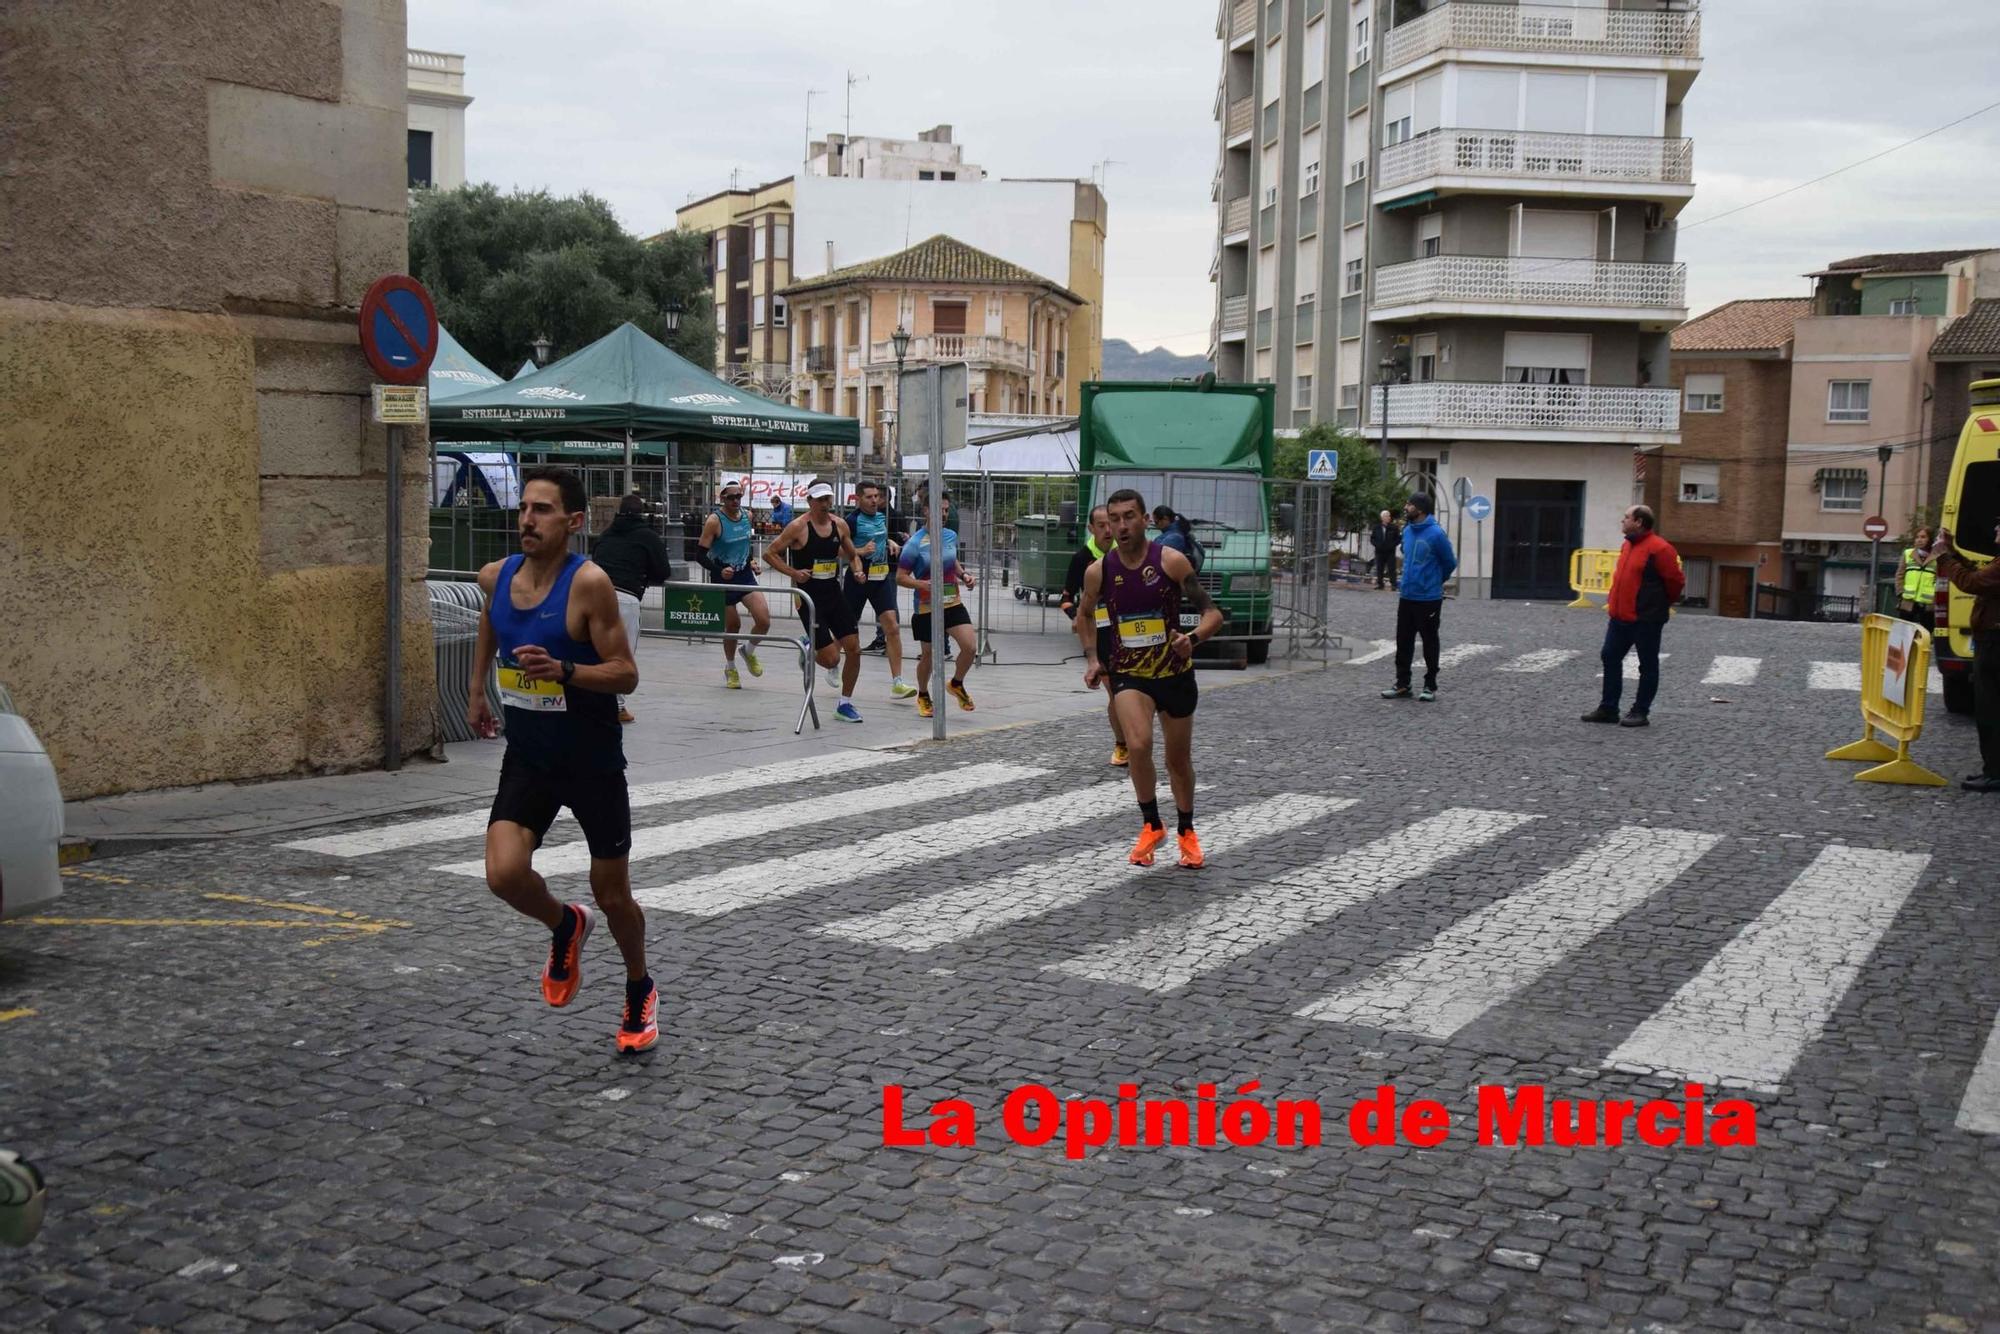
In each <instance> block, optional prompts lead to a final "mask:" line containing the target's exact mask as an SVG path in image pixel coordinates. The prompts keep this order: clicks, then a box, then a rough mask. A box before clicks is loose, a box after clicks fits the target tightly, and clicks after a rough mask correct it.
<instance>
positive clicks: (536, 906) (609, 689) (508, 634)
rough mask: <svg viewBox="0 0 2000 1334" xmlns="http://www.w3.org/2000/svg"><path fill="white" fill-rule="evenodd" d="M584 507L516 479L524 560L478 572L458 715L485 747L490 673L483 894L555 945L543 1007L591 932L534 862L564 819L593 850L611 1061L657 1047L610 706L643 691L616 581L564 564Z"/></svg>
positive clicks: (577, 969) (572, 975) (563, 995)
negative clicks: (614, 971) (496, 783)
mask: <svg viewBox="0 0 2000 1334" xmlns="http://www.w3.org/2000/svg"><path fill="white" fill-rule="evenodd" d="M588 504H589V502H588V500H587V499H586V497H585V495H584V489H583V483H582V481H581V480H579V479H578V478H577V475H576V474H575V473H573V472H570V471H569V470H568V469H566V468H530V469H528V470H527V471H526V472H524V473H522V474H521V513H520V528H521V554H520V555H518V556H509V557H507V559H505V560H500V561H494V562H493V563H492V564H490V565H488V566H486V567H485V568H484V569H482V570H481V571H480V572H479V587H480V590H481V591H482V592H484V593H485V594H486V606H485V608H484V609H483V610H482V611H481V612H480V615H479V643H478V648H477V650H476V651H475V652H474V654H473V659H472V682H471V695H470V698H469V699H468V701H467V707H466V712H467V715H468V717H469V718H470V720H471V722H472V725H473V727H474V729H475V730H477V731H478V732H479V734H480V735H482V736H489V737H490V736H492V735H494V733H495V731H496V728H495V725H494V718H493V710H492V708H491V707H490V706H489V705H488V704H487V702H486V673H487V672H488V671H489V670H497V671H498V673H499V685H500V700H501V704H502V707H503V710H504V712H505V713H506V716H507V753H506V756H505V758H504V759H503V760H502V761H501V764H500V790H499V792H498V793H497V794H495V796H494V798H493V811H492V813H491V815H489V816H488V817H487V824H486V883H487V885H488V886H489V887H490V888H491V889H492V890H493V892H494V893H495V894H496V895H498V896H499V897H500V898H502V899H504V900H506V902H507V903H508V904H510V905H511V906H513V907H514V908H515V909H516V910H518V911H520V912H522V913H525V914H526V915H528V916H529V917H532V918H534V919H535V920H536V921H538V922H540V923H542V925H544V926H546V927H548V928H549V931H550V932H551V935H552V939H551V940H550V943H549V962H548V965H547V966H546V967H545V968H544V969H543V970H542V998H543V999H544V1000H546V1001H547V1002H548V1003H549V1004H551V1005H567V1004H569V1003H570V1001H571V1000H573V999H575V997H576V991H577V984H578V982H579V981H580V980H581V978H582V963H583V945H584V942H585V941H586V940H588V939H589V938H590V931H591V927H592V926H593V925H594V924H595V921H596V915H595V914H594V913H592V911H591V910H590V908H589V907H587V906H586V905H584V904H581V903H562V902H559V901H558V900H557V899H556V897H555V896H554V895H553V894H551V893H549V887H548V884H547V882H545V881H544V880H543V879H542V877H541V876H539V875H537V874H536V873H535V868H534V855H535V849H536V848H538V847H540V846H541V842H542V838H543V836H544V835H545V834H547V833H548V831H549V825H550V824H552V823H553V822H554V821H555V818H556V812H557V811H558V810H560V809H561V808H562V807H564V806H567V807H569V809H570V813H571V814H572V815H574V816H575V817H576V822H577V823H578V824H579V825H581V826H582V827H583V836H584V840H585V842H586V843H588V845H589V847H590V891H591V894H592V896H593V897H594V898H595V899H596V900H597V908H598V911H599V912H602V913H603V914H604V920H605V923H606V924H607V925H608V926H610V928H611V935H612V937H613V938H614V939H615V940H616V941H617V942H618V952H619V953H620V954H622V955H623V956H624V958H625V978H626V981H625V1018H624V1022H623V1023H622V1024H620V1025H619V1028H618V1049H619V1050H620V1051H643V1050H645V1049H646V1048H648V1047H650V1046H652V1045H653V1044H654V1043H655V1042H656V1041H658V1040H659V1036H660V1030H659V1024H658V1020H657V1017H656V1016H657V1011H658V1006H659V993H658V990H657V988H655V987H654V986H653V979H652V977H651V976H650V975H649V974H648V973H647V971H646V918H645V914H644V913H642V912H641V911H640V910H639V905H638V904H637V903H635V902H634V901H633V899H632V879H631V868H630V865H629V860H628V858H629V854H630V853H631V850H632V807H631V801H630V798H629V796H628V794H627V792H626V790H625V744H624V737H623V734H622V729H621V728H620V726H619V723H618V696H619V695H621V694H630V693H631V692H632V691H634V690H635V689H637V688H638V685H639V669H638V666H637V664H635V663H634V662H633V660H632V650H631V647H630V645H629V643H628V642H627V640H626V638H625V627H624V623H623V621H622V620H621V619H620V618H619V615H618V598H617V594H616V592H615V591H614V590H613V588H612V586H611V577H610V576H609V575H607V574H605V573H604V570H603V569H602V568H601V567H600V566H598V565H597V564H595V563H593V562H591V561H588V560H585V559H584V558H583V557H582V556H579V555H575V554H573V553H572V552H571V551H570V550H569V538H570V535H571V534H573V533H578V532H581V531H582V530H583V523H584V518H585V515H586V511H587V508H588ZM496 656H497V657H498V659H499V662H498V664H497V668H496V665H495V663H494V659H495V657H496Z"/></svg>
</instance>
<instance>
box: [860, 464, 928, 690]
mask: <svg viewBox="0 0 2000 1334" xmlns="http://www.w3.org/2000/svg"><path fill="white" fill-rule="evenodd" d="M883 503H884V501H883V493H882V484H881V483H880V482H862V483H861V484H860V485H858V486H856V487H855V488H854V508H853V509H852V510H850V511H848V514H847V527H848V530H849V531H850V532H851V533H853V535H854V536H853V541H854V550H855V554H857V555H858V556H859V557H860V558H861V559H859V560H858V561H856V562H855V563H854V565H853V566H851V567H850V568H849V569H848V571H847V579H846V582H845V583H844V584H843V585H842V591H843V592H845V594H846V595H847V610H848V612H849V613H850V614H851V615H853V617H854V618H855V625H856V628H857V629H858V628H859V626H860V622H861V609H862V608H863V607H873V608H874V609H875V636H876V638H877V639H878V640H880V641H881V644H882V650H883V652H884V653H886V654H887V655H888V658H889V696H890V698H891V699H908V698H909V697H910V696H912V695H914V694H916V693H917V691H916V688H915V687H914V686H912V685H910V684H909V683H908V682H906V681H904V680H903V631H902V627H901V625H899V624H898V623H897V619H896V576H895V570H896V556H897V554H898V553H899V552H901V551H902V547H901V546H900V545H898V543H897V538H899V537H901V536H902V534H900V533H894V532H891V531H890V529H889V514H888V511H886V510H885V509H883V508H882V506H883ZM862 652H864V653H867V652H873V646H872V645H871V646H870V647H869V648H866V649H863V650H862Z"/></svg>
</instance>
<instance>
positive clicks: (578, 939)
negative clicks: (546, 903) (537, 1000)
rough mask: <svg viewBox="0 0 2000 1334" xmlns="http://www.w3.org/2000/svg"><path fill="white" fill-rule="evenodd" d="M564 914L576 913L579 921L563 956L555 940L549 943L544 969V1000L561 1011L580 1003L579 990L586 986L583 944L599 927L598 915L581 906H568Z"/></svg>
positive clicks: (574, 927)
mask: <svg viewBox="0 0 2000 1334" xmlns="http://www.w3.org/2000/svg"><path fill="white" fill-rule="evenodd" d="M563 911H564V912H568V913H575V914H576V921H575V923H574V924H573V925H572V926H571V927H570V932H569V940H568V942H567V943H566V944H564V946H563V948H562V952H561V953H560V954H558V953H557V952H556V942H555V940H554V939H552V940H550V941H549V963H548V966H547V967H546V968H544V969H542V999H543V1000H545V1001H547V1002H548V1003H549V1004H551V1005H553V1006H555V1007H556V1008H558V1009H560V1008H562V1007H563V1006H565V1005H567V1004H569V1003H570V1002H571V1001H573V1000H575V999H576V989H577V987H579V986H580V985H582V983H583V942H584V941H586V940H589V939H590V928H591V927H593V926H595V925H596V924H597V914H596V913H594V912H592V911H591V910H590V909H588V908H586V907H584V906H583V905H582V904H581V903H566V904H564V905H563Z"/></svg>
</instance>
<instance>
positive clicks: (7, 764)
mask: <svg viewBox="0 0 2000 1334" xmlns="http://www.w3.org/2000/svg"><path fill="white" fill-rule="evenodd" d="M62 831H63V802H62V789H61V788H60V787H58V786H57V784H56V767H55V765H53V764H51V763H49V753H48V752H47V751H45V750H43V749H42V743H41V742H40V741H39V740H38V739H37V738H36V736H35V730H34V729H33V728H32V727H29V726H28V720H27V719H26V718H23V717H22V716H21V715H20V714H18V713H15V712H14V702H13V700H12V699H11V698H9V697H8V694H7V691H6V688H5V687H0V918H7V917H19V916H21V915H22V914H23V913H28V912H33V911H35V910H36V909H38V908H41V907H43V906H45V905H47V904H48V903H49V902H50V901H51V900H53V899H54V898H55V897H56V895H58V894H60V893H61V892H62V876H61V873H60V871H59V870H58V869H57V868H58V865H59V862H58V858H59V855H60V846H61V844H62Z"/></svg>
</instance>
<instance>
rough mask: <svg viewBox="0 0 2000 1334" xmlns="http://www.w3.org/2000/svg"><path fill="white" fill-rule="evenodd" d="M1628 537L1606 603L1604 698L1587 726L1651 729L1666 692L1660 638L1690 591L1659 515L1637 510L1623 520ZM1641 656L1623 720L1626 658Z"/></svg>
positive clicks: (1589, 716) (1640, 507) (1636, 507)
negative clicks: (1659, 529)
mask: <svg viewBox="0 0 2000 1334" xmlns="http://www.w3.org/2000/svg"><path fill="white" fill-rule="evenodd" d="M1618 522H1619V525H1620V527H1622V528H1623V529H1624V531H1625V545H1624V547H1623V549H1622V550H1620V551H1619V553H1618V564H1617V566H1616V568H1614V569H1613V571H1612V573H1611V591H1610V594H1609V595H1608V596H1607V597H1606V598H1605V600H1604V609H1605V611H1606V612H1607V613H1608V614H1609V616H1610V623H1609V624H1607V625H1606V626H1605V627H1604V651H1603V652H1602V653H1601V654H1600V655H1599V656H1600V657H1601V658H1603V660H1604V697H1603V701H1602V702H1601V703H1599V704H1598V706H1597V707H1596V708H1595V709H1592V710H1591V711H1590V712H1589V713H1586V714H1584V715H1583V720H1584V721H1585V722H1587V723H1617V724H1619V725H1620V726H1621V727H1646V726H1648V725H1649V724H1650V721H1651V714H1652V711H1653V696H1654V695H1656V694H1658V693H1659V689H1660V632H1661V631H1662V630H1664V629H1666V626H1667V618H1668V617H1669V616H1670V615H1672V614H1673V605H1674V603H1676V602H1679V601H1680V600H1681V591H1682V590H1683V589H1684V588H1686V587H1687V574H1686V573H1685V572H1684V571H1683V570H1682V569H1681V557H1680V553H1679V552H1677V551H1675V550H1674V549H1673V546H1672V545H1671V544H1670V543H1669V542H1668V541H1667V539H1666V538H1664V537H1661V536H1660V535H1659V534H1658V533H1656V532H1654V531H1653V511H1652V510H1650V509H1648V508H1647V507H1646V506H1644V505H1634V506H1633V507H1632V508H1631V509H1628V510H1626V511H1625V514H1624V516H1623V517H1622V518H1620V519H1619V521H1618ZM1633 649H1637V650H1638V651H1639V693H1638V694H1636V695H1634V696H1633V697H1632V710H1631V712H1630V713H1627V714H1626V715H1625V716H1624V717H1623V718H1620V717H1619V716H1618V697H1619V695H1621V694H1623V693H1624V690H1625V655H1626V654H1627V653H1630V652H1631V651H1632V650H1633Z"/></svg>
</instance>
